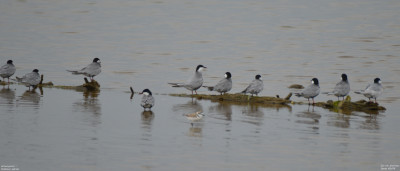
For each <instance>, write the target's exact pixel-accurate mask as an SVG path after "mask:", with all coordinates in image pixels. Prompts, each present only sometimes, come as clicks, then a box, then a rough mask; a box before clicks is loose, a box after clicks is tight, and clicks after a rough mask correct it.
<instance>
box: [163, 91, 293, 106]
mask: <svg viewBox="0 0 400 171" xmlns="http://www.w3.org/2000/svg"><path fill="white" fill-rule="evenodd" d="M289 95H290V96H291V94H289ZM289 95H288V96H289ZM170 96H175V97H191V98H196V99H199V100H211V101H213V102H230V103H234V104H260V105H264V106H274V107H277V106H278V107H279V106H282V107H290V106H289V105H288V104H290V102H291V101H290V96H289V97H286V98H284V99H283V98H278V97H268V96H248V95H244V94H227V93H226V94H223V95H207V94H197V95H190V94H170Z"/></svg>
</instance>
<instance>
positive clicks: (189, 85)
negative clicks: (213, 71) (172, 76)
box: [168, 65, 207, 95]
mask: <svg viewBox="0 0 400 171" xmlns="http://www.w3.org/2000/svg"><path fill="white" fill-rule="evenodd" d="M206 68H207V67H205V66H203V65H198V66H197V67H196V71H195V73H194V75H193V76H192V77H191V78H190V79H189V80H188V81H186V82H185V83H168V84H171V85H172V87H185V88H186V89H188V90H190V91H192V95H193V91H194V92H195V93H196V94H197V91H196V90H198V89H199V88H200V87H201V86H202V85H203V74H202V72H203V71H204V69H206Z"/></svg>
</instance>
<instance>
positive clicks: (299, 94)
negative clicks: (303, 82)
mask: <svg viewBox="0 0 400 171" xmlns="http://www.w3.org/2000/svg"><path fill="white" fill-rule="evenodd" d="M294 95H295V96H297V97H301V96H303V93H294Z"/></svg>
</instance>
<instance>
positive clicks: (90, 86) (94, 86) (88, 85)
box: [37, 75, 100, 91]
mask: <svg viewBox="0 0 400 171" xmlns="http://www.w3.org/2000/svg"><path fill="white" fill-rule="evenodd" d="M84 80H85V83H84V84H82V85H79V86H65V85H54V84H53V82H51V81H50V82H47V83H43V75H41V81H40V83H39V84H38V85H37V87H39V88H58V89H64V90H76V91H100V84H99V83H98V82H97V81H95V80H91V81H90V82H89V81H88V80H87V78H84Z"/></svg>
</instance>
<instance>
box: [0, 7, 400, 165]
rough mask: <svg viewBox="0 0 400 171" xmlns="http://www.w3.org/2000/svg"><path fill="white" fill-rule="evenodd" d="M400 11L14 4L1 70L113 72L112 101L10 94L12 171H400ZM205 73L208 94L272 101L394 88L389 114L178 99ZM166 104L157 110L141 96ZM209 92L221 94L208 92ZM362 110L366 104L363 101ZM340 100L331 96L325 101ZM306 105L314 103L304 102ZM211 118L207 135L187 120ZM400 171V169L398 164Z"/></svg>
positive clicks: (98, 96) (79, 95) (72, 94)
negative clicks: (199, 68) (253, 87)
mask: <svg viewBox="0 0 400 171" xmlns="http://www.w3.org/2000/svg"><path fill="white" fill-rule="evenodd" d="M399 8H400V2H399V1H396V0H393V1H390V0H388V1H372V0H363V1H361V0H359V1H357V0H350V1H318V2H314V1H310V0H300V1H298V0H289V1H234V0H233V1H214V0H213V1H208V0H205V1H178V0H171V1H162V0H160V1H156V0H154V1H147V0H143V1H124V0H119V1H103V0H98V1H60V2H58V1H44V0H9V1H0V25H1V29H0V59H1V60H0V63H1V65H3V64H4V63H5V62H6V61H7V60H8V59H12V60H13V61H14V63H15V65H16V66H17V72H16V74H15V75H14V76H13V77H15V76H22V75H23V74H25V73H27V72H30V71H32V69H33V68H38V69H39V70H40V73H41V74H44V76H45V82H47V81H52V82H53V83H54V84H56V85H79V84H82V82H83V79H82V78H83V77H82V76H75V75H71V74H69V73H67V72H66V71H65V70H66V69H79V68H81V67H84V66H86V65H87V64H89V63H90V62H91V60H92V59H93V58H94V57H98V58H100V59H101V61H102V69H103V72H102V73H101V74H100V75H99V76H97V77H96V80H97V81H98V82H100V84H101V86H102V87H101V91H100V92H98V93H88V92H79V91H73V90H62V89H54V88H53V89H51V88H45V89H43V91H42V92H41V91H39V90H36V92H33V93H32V92H26V90H27V88H26V87H24V86H22V85H10V86H5V87H0V165H1V166H2V169H3V170H6V167H9V168H14V169H19V170H41V171H43V170H65V171H67V170H68V171H71V170H104V171H105V170H384V169H385V168H387V167H386V166H381V165H386V164H389V165H390V164H392V165H400V144H399V141H400V136H399V133H398V131H400V126H399V124H398V123H399V122H400V115H399V113H398V111H399V110H400V107H399V105H398V104H399V99H400V91H399V86H400V80H399V77H398V75H399V74H400V69H399V66H400V56H399V54H400V12H399V10H398V9H399ZM198 64H203V65H205V66H207V67H208V69H207V71H205V72H204V74H203V76H204V79H205V83H204V84H205V85H213V84H215V83H216V82H218V81H219V80H220V79H221V78H222V77H223V75H224V73H225V72H227V71H230V72H231V73H232V75H233V82H234V86H233V89H232V92H239V91H241V90H242V89H244V88H245V87H246V85H247V84H248V83H249V82H250V81H251V80H252V79H253V78H254V75H256V74H261V75H262V77H263V80H264V84H265V87H264V91H263V92H262V93H261V95H262V96H275V95H280V96H286V95H287V94H288V93H289V92H290V91H291V90H289V89H288V88H287V87H288V86H289V85H291V84H294V83H297V84H303V85H308V84H309V81H310V79H311V78H312V77H318V78H319V80H320V86H321V88H322V91H330V90H332V89H333V87H334V85H335V83H336V82H338V81H339V79H340V74H341V73H347V75H348V76H349V80H350V82H351V88H352V90H359V89H363V88H364V87H365V86H366V85H367V84H368V83H370V82H372V80H373V79H374V78H375V77H380V78H381V79H382V81H383V85H384V87H385V92H384V94H383V95H382V97H380V98H379V99H378V101H379V103H380V104H381V105H383V106H385V107H386V108H387V110H386V111H384V112H380V113H379V114H377V115H375V114H373V115H370V114H366V113H360V112H354V113H352V114H351V115H344V114H339V113H334V112H331V111H329V110H325V109H322V108H319V107H312V106H311V107H309V106H307V105H293V106H287V107H283V108H277V107H270V106H253V105H238V104H229V103H213V102H210V101H207V100H196V99H191V98H179V97H171V96H169V95H167V94H169V93H189V91H187V90H185V89H178V88H172V87H170V86H168V85H167V82H183V81H185V80H186V79H187V78H188V77H189V76H191V74H192V73H193V71H194V67H195V66H196V65H198ZM130 86H132V87H133V88H134V89H135V90H136V91H141V90H142V89H144V88H149V89H150V90H152V91H153V92H154V94H155V98H156V106H155V107H154V108H153V110H152V112H143V109H142V108H141V107H140V106H139V103H138V102H139V101H140V98H141V97H140V96H139V95H135V96H134V98H133V99H132V100H131V99H130V98H129V96H130V94H129V93H128V92H129V87H130ZM198 92H199V93H209V92H207V91H206V90H205V89H200V90H199V91H198ZM350 95H351V97H352V99H353V100H359V99H363V97H362V96H359V95H356V94H354V93H350ZM329 99H335V98H333V97H327V96H325V95H320V96H318V97H317V98H316V101H326V100H329ZM293 100H296V101H305V100H304V99H300V98H296V97H293ZM198 110H202V111H204V113H205V115H206V116H205V117H204V119H203V120H202V121H200V122H198V123H195V124H194V125H193V127H192V126H191V124H190V122H189V121H187V120H186V118H184V117H183V116H182V115H183V114H185V113H189V112H195V111H198ZM394 167H395V168H396V169H397V170H398V169H400V167H396V166H394Z"/></svg>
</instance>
